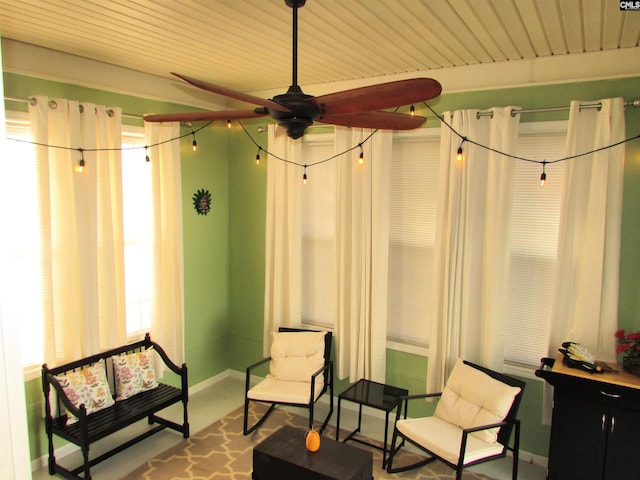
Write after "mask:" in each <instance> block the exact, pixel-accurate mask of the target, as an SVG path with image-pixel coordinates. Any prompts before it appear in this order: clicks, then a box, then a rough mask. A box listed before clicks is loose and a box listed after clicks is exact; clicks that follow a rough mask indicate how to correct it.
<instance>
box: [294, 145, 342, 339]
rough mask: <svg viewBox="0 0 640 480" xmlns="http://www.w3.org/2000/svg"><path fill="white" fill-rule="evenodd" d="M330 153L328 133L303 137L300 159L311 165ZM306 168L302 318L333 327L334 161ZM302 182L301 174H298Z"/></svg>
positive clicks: (303, 192)
mask: <svg viewBox="0 0 640 480" xmlns="http://www.w3.org/2000/svg"><path fill="white" fill-rule="evenodd" d="M333 154H334V147H333V135H332V134H326V135H325V134H314V135H305V136H304V137H303V144H302V158H304V159H305V163H307V164H309V165H312V164H314V163H316V162H319V161H322V160H324V159H327V158H329V157H331V156H332V155H333ZM343 160H344V159H343V158H342V157H338V158H336V159H333V160H330V161H328V162H324V163H321V164H318V165H313V166H312V167H310V168H308V169H307V184H306V185H304V187H303V189H302V319H303V321H304V322H305V323H308V324H312V325H319V326H323V327H328V328H333V326H334V321H335V314H336V292H335V286H336V275H335V267H334V266H335V219H336V174H335V172H336V162H339V161H343ZM300 181H302V171H301V172H300Z"/></svg>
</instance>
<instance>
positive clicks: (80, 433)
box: [42, 334, 189, 480]
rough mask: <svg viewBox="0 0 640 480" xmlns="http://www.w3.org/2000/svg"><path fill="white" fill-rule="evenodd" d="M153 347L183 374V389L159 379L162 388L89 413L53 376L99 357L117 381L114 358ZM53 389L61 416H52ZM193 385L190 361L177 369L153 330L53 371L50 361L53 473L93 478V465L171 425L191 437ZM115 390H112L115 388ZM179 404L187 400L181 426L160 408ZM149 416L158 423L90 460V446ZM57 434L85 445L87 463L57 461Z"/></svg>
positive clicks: (46, 375) (45, 371) (46, 376)
mask: <svg viewBox="0 0 640 480" xmlns="http://www.w3.org/2000/svg"><path fill="white" fill-rule="evenodd" d="M151 347H153V348H154V350H155V351H156V352H157V353H158V355H159V356H160V358H162V360H163V361H164V363H165V364H166V366H167V367H168V368H169V369H170V370H171V371H173V372H174V373H176V374H177V375H179V376H180V379H181V387H180V388H178V387H174V386H171V385H167V384H165V383H161V382H158V387H157V388H154V389H152V390H147V391H144V392H141V393H138V394H136V395H134V396H133V397H130V398H126V399H124V400H118V401H116V402H115V404H114V405H112V406H110V407H108V408H105V409H103V410H99V411H97V412H94V413H91V414H87V413H86V409H85V406H84V404H83V405H80V408H76V407H75V406H74V404H73V403H72V402H71V401H70V400H69V398H68V397H67V396H66V395H65V394H64V390H63V389H62V386H61V385H60V383H59V382H58V380H56V378H54V376H55V375H60V374H64V373H65V372H70V371H77V370H80V369H82V368H86V367H89V366H90V365H93V364H94V363H96V362H98V361H100V359H104V360H105V368H106V370H107V372H106V373H107V378H108V380H109V384H110V385H113V376H114V372H113V366H112V364H111V361H110V359H111V357H112V356H114V355H120V354H123V353H133V352H140V351H143V350H145V349H148V348H151ZM51 387H53V389H54V390H55V392H56V393H57V407H58V408H57V410H56V412H58V413H57V414H56V415H57V416H56V417H54V416H53V413H52V412H53V409H52V407H51V401H50V398H49V397H50V393H51ZM188 387H189V385H188V382H187V365H186V364H184V363H183V364H182V367H178V366H177V365H176V364H175V363H173V362H172V361H171V360H170V359H169V357H168V356H167V354H166V353H165V351H164V350H163V349H162V347H160V345H158V344H157V343H155V342H152V341H151V338H150V336H149V334H147V335H146V336H145V339H144V340H142V341H139V342H136V343H132V344H129V345H125V346H123V347H119V348H114V349H111V350H107V351H105V352H102V353H98V354H96V355H92V356H90V357H87V358H83V359H81V360H77V361H75V362H71V363H68V364H66V365H61V366H59V367H55V368H51V369H50V368H47V365H46V364H45V365H43V366H42V388H43V391H44V398H45V428H46V432H47V438H48V441H49V474H50V475H55V474H56V473H58V474H60V475H62V476H64V477H65V478H70V479H84V480H90V479H91V473H90V468H91V467H92V466H93V465H96V464H97V463H100V462H102V461H103V460H106V459H107V458H109V457H112V456H113V455H115V454H116V453H118V452H121V451H122V450H124V449H126V448H128V447H130V446H131V445H134V444H136V443H138V442H140V441H141V440H144V439H145V438H147V437H149V436H151V435H153V434H154V433H157V432H159V431H161V430H163V429H165V428H167V427H168V428H171V429H173V430H176V431H178V432H180V433H182V436H183V437H184V438H189V419H188V415H187V401H188ZM111 392H113V389H112V390H111ZM178 402H182V403H183V423H182V425H180V424H178V423H175V422H172V421H170V420H167V419H165V418H162V417H159V416H157V415H156V413H157V412H159V411H160V410H162V409H164V408H166V407H168V406H170V405H173V404H175V403H178ZM61 406H64V409H66V411H68V412H70V413H72V414H74V415H75V416H76V417H77V418H78V421H77V422H75V423H72V424H70V425H67V414H66V413H63V410H64V409H62V408H61ZM145 417H146V418H148V422H149V425H152V424H157V425H156V426H154V427H153V428H149V429H147V430H145V431H144V432H143V433H141V434H139V435H138V436H136V437H134V438H132V439H130V440H128V441H127V442H125V443H122V444H120V445H118V446H117V447H115V448H113V449H111V450H109V451H108V452H106V453H103V454H102V455H100V456H98V457H96V458H94V459H90V457H89V445H90V444H91V443H94V442H96V441H98V440H100V439H102V438H104V437H106V436H108V435H111V434H112V433H115V432H117V431H118V430H121V429H122V428H124V427H127V426H129V425H131V424H133V423H135V422H137V421H139V420H142V419H144V418H145ZM54 435H57V436H59V437H61V438H64V439H66V440H67V441H69V442H71V443H73V444H75V445H78V446H79V447H80V449H81V451H82V457H83V464H82V465H80V466H78V467H76V468H73V469H68V468H66V467H63V466H62V465H59V464H58V463H57V462H56V457H55V451H54V444H53V436H54ZM81 475H82V476H81Z"/></svg>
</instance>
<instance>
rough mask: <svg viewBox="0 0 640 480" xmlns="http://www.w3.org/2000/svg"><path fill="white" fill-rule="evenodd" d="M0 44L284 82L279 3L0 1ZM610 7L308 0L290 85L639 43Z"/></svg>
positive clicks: (246, 85)
mask: <svg viewBox="0 0 640 480" xmlns="http://www.w3.org/2000/svg"><path fill="white" fill-rule="evenodd" d="M0 34H1V35H2V36H3V37H6V38H10V39H13V40H17V41H20V42H25V43H29V44H34V45H38V46H43V47H47V48H50V49H54V50H60V51H63V52H67V53H71V54H75V55H79V56H82V57H87V58H90V59H94V60H99V61H102V62H107V63H111V64H115V65H119V66H123V67H127V68H130V69H134V70H138V71H142V72H146V73H151V74H155V75H159V76H164V77H166V76H168V75H169V72H171V71H175V72H179V73H182V74H186V75H189V76H193V77H196V78H200V79H203V80H206V81H209V82H213V83H217V84H221V85H225V86H228V87H231V88H234V89H236V90H241V91H260V90H269V89H284V88H285V87H286V86H288V85H290V84H291V70H292V65H291V63H292V62H291V49H292V10H291V9H290V8H288V7H287V6H286V5H285V3H284V0H0ZM639 39H640V12H621V11H620V8H619V2H618V0H308V1H307V4H306V5H305V6H304V7H303V8H302V9H300V11H299V61H298V83H299V84H300V85H305V84H322V83H330V82H336V81H347V80H357V79H364V78H372V82H374V81H376V80H375V77H380V76H384V75H397V74H405V73H409V74H410V73H412V72H424V71H429V70H437V69H441V68H447V67H456V66H464V65H477V64H492V63H498V62H509V61H517V60H521V59H535V58H541V57H549V56H560V55H571V54H578V53H583V52H597V51H603V50H614V49H626V48H634V47H638V45H639Z"/></svg>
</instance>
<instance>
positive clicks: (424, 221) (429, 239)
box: [302, 122, 567, 365]
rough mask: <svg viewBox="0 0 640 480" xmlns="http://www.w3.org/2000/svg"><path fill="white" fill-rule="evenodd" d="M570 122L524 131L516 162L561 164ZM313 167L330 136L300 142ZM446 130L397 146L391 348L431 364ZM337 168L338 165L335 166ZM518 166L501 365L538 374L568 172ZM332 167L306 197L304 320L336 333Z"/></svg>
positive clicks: (317, 170)
mask: <svg viewBox="0 0 640 480" xmlns="http://www.w3.org/2000/svg"><path fill="white" fill-rule="evenodd" d="M566 129H567V122H535V123H532V122H528V123H527V122H523V123H521V125H520V135H519V139H518V149H517V152H515V153H516V155H517V156H520V157H523V158H529V159H532V160H538V161H542V160H543V159H547V160H552V159H556V158H562V157H563V156H564V144H565V137H566ZM304 142H305V143H304V146H303V155H304V158H305V159H307V160H306V161H307V163H308V164H312V163H314V162H317V161H319V160H322V159H325V158H328V157H330V156H331V155H332V154H333V146H332V145H333V144H332V137H331V136H321V135H307V136H305V137H304ZM439 155H440V129H437V128H430V129H420V130H417V131H413V132H409V133H398V134H395V135H394V138H393V152H392V160H391V161H392V162H393V166H392V172H391V206H390V208H391V210H390V212H391V219H390V237H389V291H388V323H387V340H388V342H389V345H390V346H392V347H393V348H395V349H400V350H405V351H410V352H416V353H419V354H423V355H426V353H427V347H428V343H429V339H428V332H429V330H430V322H431V321H432V318H431V316H432V302H433V300H432V298H431V292H432V290H433V287H432V275H433V253H434V245H435V226H436V203H437V190H438V165H439ZM336 161H339V158H338V159H337V160H336ZM514 161H515V162H516V171H515V189H514V192H515V193H514V199H513V212H512V215H513V219H512V235H511V238H512V240H511V241H512V245H511V262H510V264H511V267H510V273H509V275H510V279H509V294H508V295H509V303H508V305H507V309H508V325H507V328H506V332H505V352H504V354H505V361H506V362H508V363H511V364H520V365H537V364H538V362H539V360H540V357H541V356H544V355H546V352H547V343H548V336H549V330H550V315H551V301H552V288H553V285H552V283H553V275H554V272H555V265H556V248H557V242H558V224H559V218H560V202H561V200H562V199H561V189H562V184H563V177H564V163H563V162H560V163H556V164H549V165H547V166H546V173H547V182H546V184H545V186H544V188H540V183H539V178H540V174H541V172H542V168H541V165H540V164H539V163H534V162H525V161H520V160H514ZM334 164H335V162H333V161H332V162H326V163H324V164H321V165H319V166H314V167H313V169H310V171H309V182H308V184H307V185H305V188H304V189H303V217H304V218H303V233H302V235H303V251H302V255H303V260H302V269H303V274H302V275H303V285H302V292H303V293H302V295H303V305H302V309H303V318H304V319H305V321H306V322H309V323H313V324H319V325H323V326H327V327H332V326H333V319H334V305H335V275H334V271H333V265H334V259H335V254H334V247H335V232H334V223H335V193H334V189H335V165H334Z"/></svg>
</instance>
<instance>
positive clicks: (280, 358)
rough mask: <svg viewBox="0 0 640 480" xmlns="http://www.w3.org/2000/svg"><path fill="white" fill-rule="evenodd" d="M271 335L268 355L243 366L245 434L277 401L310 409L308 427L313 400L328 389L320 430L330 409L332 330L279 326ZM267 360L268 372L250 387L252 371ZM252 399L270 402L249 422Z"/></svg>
mask: <svg viewBox="0 0 640 480" xmlns="http://www.w3.org/2000/svg"><path fill="white" fill-rule="evenodd" d="M272 335H273V343H272V345H271V350H270V353H271V355H270V356H269V357H266V358H263V359H262V360H260V361H259V362H256V363H254V364H253V365H250V366H249V367H247V370H246V380H245V401H244V425H243V432H244V434H245V435H248V434H249V433H251V432H253V431H254V430H255V429H256V428H258V427H259V426H260V425H262V423H263V422H264V421H265V420H266V419H267V417H268V416H269V414H270V413H271V412H272V411H273V410H274V409H275V407H276V406H277V405H288V406H295V407H302V408H306V409H307V410H309V428H310V429H311V428H313V424H314V409H315V404H316V403H317V402H318V400H319V399H320V397H322V395H323V394H324V393H326V392H329V413H328V414H327V416H326V418H325V419H324V422H323V423H322V426H321V427H320V428H319V429H318V430H319V432H320V433H322V431H323V430H324V429H325V428H326V426H327V424H328V423H329V419H330V418H331V415H332V413H333V362H332V361H331V346H332V333H331V332H324V331H312V330H303V329H295V328H284V327H281V328H280V329H279V330H278V332H273V333H272ZM266 363H269V373H268V374H267V375H266V377H265V378H264V379H263V380H261V381H260V382H259V383H257V384H256V385H255V386H253V387H252V386H251V375H252V372H253V371H254V369H256V368H257V367H259V366H261V365H263V364H266ZM251 402H259V403H265V404H269V408H268V409H267V411H266V412H265V413H264V414H263V415H262V416H261V417H260V418H259V419H258V420H257V421H256V422H255V423H254V424H253V425H252V426H249V406H250V404H251Z"/></svg>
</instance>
